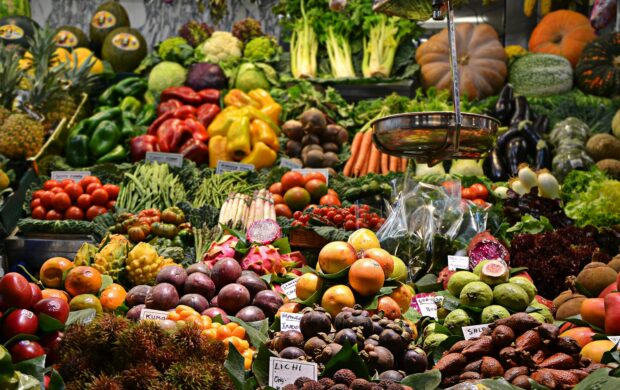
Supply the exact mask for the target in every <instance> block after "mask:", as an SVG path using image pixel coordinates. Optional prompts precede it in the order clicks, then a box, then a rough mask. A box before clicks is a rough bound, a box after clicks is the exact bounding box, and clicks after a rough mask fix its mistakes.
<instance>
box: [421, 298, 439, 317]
mask: <svg viewBox="0 0 620 390" xmlns="http://www.w3.org/2000/svg"><path fill="white" fill-rule="evenodd" d="M416 302H418V306H419V307H420V314H422V315H423V316H426V317H433V318H434V319H437V304H436V303H435V297H423V298H416Z"/></svg>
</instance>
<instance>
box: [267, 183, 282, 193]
mask: <svg viewBox="0 0 620 390" xmlns="http://www.w3.org/2000/svg"><path fill="white" fill-rule="evenodd" d="M269 192H271V193H272V194H278V195H283V194H284V190H283V189H282V183H280V182H277V183H273V184H272V185H271V186H270V187H269Z"/></svg>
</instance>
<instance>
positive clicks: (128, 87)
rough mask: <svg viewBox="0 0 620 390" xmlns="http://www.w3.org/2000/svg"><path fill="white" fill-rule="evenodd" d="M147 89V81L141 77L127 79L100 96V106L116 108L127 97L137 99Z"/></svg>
mask: <svg viewBox="0 0 620 390" xmlns="http://www.w3.org/2000/svg"><path fill="white" fill-rule="evenodd" d="M146 89H147V82H146V79H143V78H141V77H127V78H126V79H123V80H121V81H119V82H118V83H116V84H114V85H112V86H111V87H109V88H108V89H106V90H105V91H104V92H103V94H101V96H99V104H101V105H104V106H116V105H117V104H118V102H119V101H120V100H121V99H123V98H125V97H126V96H134V97H137V96H139V95H141V94H143V93H144V92H145V91H146Z"/></svg>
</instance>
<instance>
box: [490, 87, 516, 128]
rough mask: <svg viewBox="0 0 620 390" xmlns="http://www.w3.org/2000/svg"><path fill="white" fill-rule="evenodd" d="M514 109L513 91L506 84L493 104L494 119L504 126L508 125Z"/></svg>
mask: <svg viewBox="0 0 620 390" xmlns="http://www.w3.org/2000/svg"><path fill="white" fill-rule="evenodd" d="M514 107H515V98H514V90H513V89H512V85H510V84H506V85H504V88H502V91H501V92H500V93H499V97H498V99H497V103H495V117H496V118H497V119H499V121H500V122H501V123H502V124H503V125H504V124H508V121H509V120H510V118H511V116H512V112H513V110H514Z"/></svg>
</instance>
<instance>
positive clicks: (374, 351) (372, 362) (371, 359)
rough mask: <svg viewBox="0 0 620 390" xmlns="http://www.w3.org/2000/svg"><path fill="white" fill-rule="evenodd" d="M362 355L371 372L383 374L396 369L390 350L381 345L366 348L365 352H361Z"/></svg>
mask: <svg viewBox="0 0 620 390" xmlns="http://www.w3.org/2000/svg"><path fill="white" fill-rule="evenodd" d="M360 355H361V356H362V359H364V360H365V361H366V364H367V365H368V368H369V369H370V370H377V371H379V372H383V371H387V370H391V369H392V368H394V355H393V354H392V352H390V350H389V349H387V348H385V347H382V346H380V345H377V346H376V347H375V346H372V345H367V346H365V347H364V350H363V351H362V352H360Z"/></svg>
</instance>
